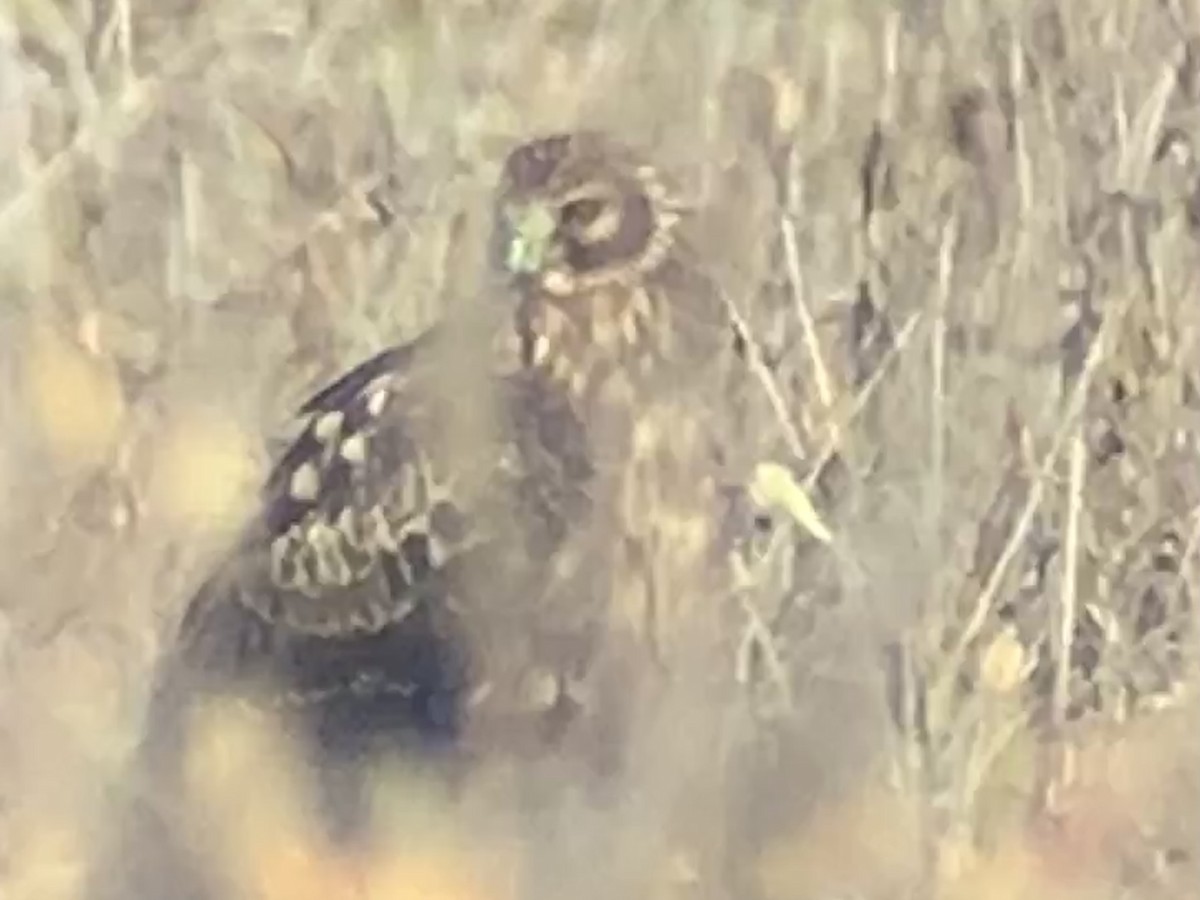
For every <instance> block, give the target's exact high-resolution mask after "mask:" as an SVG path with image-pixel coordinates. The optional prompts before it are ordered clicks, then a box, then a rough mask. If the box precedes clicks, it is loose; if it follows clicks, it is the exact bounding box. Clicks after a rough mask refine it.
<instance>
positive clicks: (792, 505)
mask: <svg viewBox="0 0 1200 900" xmlns="http://www.w3.org/2000/svg"><path fill="white" fill-rule="evenodd" d="M750 493H751V496H752V497H753V498H754V501H755V502H756V503H758V504H760V505H762V506H773V507H777V508H779V509H782V510H784V511H785V512H787V513H788V515H790V516H791V517H792V518H793V519H794V520H795V521H796V524H797V525H799V526H800V527H802V528H804V529H805V530H806V531H807V532H808V533H809V534H811V535H812V536H813V537H815V538H816V539H817V540H819V541H820V542H821V543H823V544H828V543H831V542H832V541H833V534H832V533H831V532H830V530H829V528H828V527H826V525H825V523H824V522H823V521H822V520H821V516H820V514H819V513H818V512H817V509H816V507H815V506H813V503H812V501H811V500H810V499H809V498H808V494H807V493H806V492H805V490H804V488H802V487H801V486H800V484H799V483H798V482H797V481H796V479H795V478H794V477H793V476H792V473H791V472H790V471H788V470H787V468H785V467H784V466H781V465H779V464H778V463H772V462H761V463H759V464H758V465H757V466H756V467H755V469H754V479H753V481H752V482H751V484H750Z"/></svg>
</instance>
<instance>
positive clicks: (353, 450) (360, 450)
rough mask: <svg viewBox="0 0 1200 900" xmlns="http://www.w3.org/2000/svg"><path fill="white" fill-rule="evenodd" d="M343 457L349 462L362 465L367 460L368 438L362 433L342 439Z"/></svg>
mask: <svg viewBox="0 0 1200 900" xmlns="http://www.w3.org/2000/svg"><path fill="white" fill-rule="evenodd" d="M341 454H342V458H343V459H345V460H346V461H347V462H350V463H354V464H355V465H361V464H362V463H364V462H366V461H367V438H366V436H365V435H364V434H363V433H362V432H359V433H358V434H355V435H352V436H350V437H348V438H346V440H344V441H342V446H341Z"/></svg>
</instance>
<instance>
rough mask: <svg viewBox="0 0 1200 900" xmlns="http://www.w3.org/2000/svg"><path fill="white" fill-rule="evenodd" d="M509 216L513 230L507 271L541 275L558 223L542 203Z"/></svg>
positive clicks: (521, 208) (515, 211)
mask: <svg viewBox="0 0 1200 900" xmlns="http://www.w3.org/2000/svg"><path fill="white" fill-rule="evenodd" d="M507 216H508V224H509V227H510V228H511V229H512V240H511V241H510V242H509V245H508V255H507V258H506V259H505V265H506V266H507V267H508V270H509V271H510V272H512V273H514V274H529V273H533V272H538V271H541V269H542V268H543V267H544V266H545V265H546V263H547V261H548V260H547V257H548V255H549V252H550V242H551V239H552V238H553V237H554V232H555V231H556V230H557V228H558V222H557V221H555V218H554V216H553V215H551V213H550V210H548V209H547V208H546V207H545V206H543V205H542V204H540V203H534V204H531V205H529V206H522V207H517V208H515V209H510V210H509V211H508V213H507Z"/></svg>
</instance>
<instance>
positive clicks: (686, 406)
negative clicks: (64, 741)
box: [121, 133, 733, 896]
mask: <svg viewBox="0 0 1200 900" xmlns="http://www.w3.org/2000/svg"><path fill="white" fill-rule="evenodd" d="M686 226H687V213H686V210H685V208H684V207H683V204H681V203H680V202H679V201H678V199H677V197H676V196H675V194H674V193H673V192H672V191H671V190H670V189H669V188H668V187H667V186H666V185H665V184H664V183H663V182H662V181H661V180H660V178H659V176H658V174H657V173H656V171H655V170H654V169H653V168H652V167H650V166H649V165H648V164H646V163H645V162H644V161H643V160H641V159H640V158H639V157H638V156H637V155H636V154H635V153H633V152H632V151H631V150H629V149H628V148H626V147H624V146H623V145H620V144H618V143H616V142H615V141H613V140H611V139H609V138H607V137H605V136H602V135H599V134H595V133H575V134H563V135H555V136H549V137H543V138H540V139H537V140H534V141H531V142H529V143H526V144H523V145H521V146H520V147H518V148H516V149H515V150H514V151H512V153H511V154H510V155H509V156H508V158H507V160H506V162H505V165H504V169H503V174H502V181H501V184H500V186H499V189H498V191H497V194H496V197H495V221H494V230H493V243H492V247H491V249H492V251H493V260H494V262H495V263H496V268H497V270H498V271H499V272H500V273H501V274H502V275H503V276H504V279H505V280H506V281H507V284H506V285H505V287H504V290H503V291H502V293H503V294H505V295H506V296H503V297H498V298H496V299H497V300H498V301H500V302H504V303H510V304H511V306H512V309H513V310H514V317H513V319H512V323H513V324H512V327H511V328H510V329H507V330H506V331H505V333H504V334H502V335H500V336H499V337H498V338H497V340H496V341H495V343H494V345H492V346H490V347H489V350H488V352H489V353H490V354H491V358H490V361H489V363H488V366H487V375H486V378H485V379H484V382H485V386H486V387H487V389H488V391H489V392H490V393H491V394H492V395H494V396H493V398H492V399H493V401H494V402H492V403H491V405H490V409H491V410H492V411H493V414H492V415H491V416H490V424H491V425H492V426H494V427H492V428H490V429H482V430H480V431H479V432H478V433H473V434H472V436H471V439H470V440H467V441H465V442H464V441H461V440H456V438H458V437H461V432H462V429H460V428H458V424H460V420H461V416H460V415H459V413H460V412H461V410H460V409H459V406H460V405H461V404H460V403H459V402H458V400H457V399H456V398H455V397H454V396H451V394H452V393H453V392H452V391H447V390H446V378H445V366H446V364H447V362H452V361H453V360H452V359H451V358H452V356H453V354H454V352H455V351H454V350H453V349H450V350H449V351H447V348H446V346H445V341H444V332H443V331H442V330H440V329H435V330H433V331H431V332H429V333H427V334H426V335H424V336H423V337H421V338H419V339H418V340H416V341H415V342H413V343H411V344H407V345H404V346H401V347H396V348H393V349H390V350H387V351H385V352H383V353H381V354H379V355H378V356H376V357H374V358H373V359H371V360H369V361H367V362H365V363H363V364H361V365H359V366H358V367H356V368H354V369H353V370H352V371H350V372H349V373H347V374H346V375H344V376H343V377H342V378H340V379H339V380H338V381H336V382H335V383H334V384H332V385H330V386H329V387H327V388H326V389H324V390H323V391H321V392H320V393H319V394H317V395H316V396H314V397H313V398H312V399H311V400H309V401H308V402H307V403H306V404H305V405H304V406H303V407H302V408H301V410H300V415H301V418H302V429H301V432H300V434H299V437H298V438H297V439H296V440H295V441H294V442H293V443H292V444H291V446H290V447H289V449H288V450H287V451H286V452H285V453H284V455H283V456H282V458H281V459H280V460H279V461H278V463H277V465H276V466H275V468H274V470H273V472H272V474H271V476H270V477H269V479H268V482H267V484H266V487H265V492H264V496H263V503H262V507H261V512H260V513H259V514H258V516H257V517H256V518H255V519H254V520H253V522H251V523H250V525H249V526H248V528H247V529H246V531H245V533H244V534H243V536H242V538H241V539H240V540H239V542H238V543H237V545H236V547H235V548H234V550H233V551H232V552H231V553H230V554H229V555H228V556H227V557H226V559H225V560H224V562H223V563H222V564H221V565H220V566H219V567H218V569H217V570H216V571H215V573H214V574H213V575H212V576H211V577H210V578H209V579H208V580H207V581H206V582H205V583H204V584H203V586H202V587H201V588H200V590H199V591H198V593H197V594H196V596H195V597H194V598H193V599H192V600H191V602H190V603H189V605H188V607H187V609H186V613H185V615H184V618H183V622H182V626H181V628H180V630H179V634H178V637H177V639H176V640H175V642H174V643H173V645H171V646H170V647H169V649H168V650H167V652H166V654H165V656H164V659H163V662H162V665H161V669H160V672H159V679H158V683H157V690H156V693H155V697H154V700H153V702H152V704H151V709H150V713H149V719H148V723H147V726H146V730H147V736H146V740H145V746H144V749H143V756H144V759H145V761H146V766H147V767H148V768H150V769H151V770H152V771H153V772H155V773H156V775H155V777H156V778H158V779H159V780H160V781H161V780H162V779H164V778H168V779H169V778H170V777H173V776H172V775H167V774H162V773H169V772H171V771H172V767H174V766H176V765H177V763H178V759H179V757H180V754H181V753H182V752H183V746H184V744H185V743H186V741H187V735H188V723H189V716H190V715H191V712H192V710H193V708H194V707H195V706H196V701H197V699H202V698H206V697H210V696H216V695H226V694H231V695H234V696H238V697H241V698H244V699H250V700H253V701H254V702H255V703H259V704H262V703H265V704H267V705H268V706H270V707H271V708H272V709H274V710H275V711H276V712H278V713H280V714H281V715H283V716H284V717H285V721H288V722H289V723H291V726H292V728H291V729H290V730H291V731H294V733H295V734H296V735H297V736H299V737H300V738H301V742H302V745H303V746H304V747H306V748H307V750H308V752H309V759H310V760H311V762H312V765H313V767H314V769H315V770H316V772H317V773H318V780H319V781H323V782H325V784H326V787H327V788H329V790H327V791H326V794H327V796H326V800H328V801H329V804H330V805H329V812H330V816H329V817H328V821H329V822H330V823H333V824H336V825H337V826H338V827H340V828H343V829H349V830H353V829H354V828H355V827H356V823H357V822H358V820H359V818H360V817H361V809H360V804H359V798H358V797H357V795H356V790H357V787H356V785H355V780H354V778H353V777H352V776H353V775H354V773H356V772H357V771H358V770H359V769H360V768H361V766H362V764H363V762H364V760H366V759H368V758H371V757H372V755H373V753H374V751H375V749H376V748H378V747H384V748H391V749H393V750H394V749H397V748H399V749H400V750H401V751H403V752H406V753H414V754H417V755H419V751H420V750H421V749H422V748H434V750H435V753H434V755H435V756H437V755H438V753H437V752H436V750H437V748H439V747H440V748H444V749H452V748H454V747H455V746H456V745H457V744H458V743H460V738H461V736H462V731H463V728H464V725H469V724H470V722H471V720H472V718H473V716H475V712H474V711H475V710H476V709H477V708H478V709H486V708H488V707H489V704H490V705H491V706H492V707H497V706H498V707H499V708H503V705H504V699H503V698H505V697H508V696H509V695H511V693H512V691H513V690H515V691H517V692H518V693H520V692H521V691H522V690H525V689H526V687H527V686H528V685H527V684H526V681H527V679H526V676H527V675H528V673H529V672H530V671H534V672H538V673H541V675H543V676H544V678H545V681H546V682H548V683H549V685H550V691H549V694H546V695H545V697H546V702H545V704H544V710H543V712H544V713H545V715H544V716H543V717H542V718H543V721H542V722H541V724H544V725H552V724H554V721H555V720H556V717H555V716H554V715H553V714H554V713H556V712H559V711H562V710H564V709H566V708H567V707H568V706H570V705H571V704H573V703H574V702H575V700H574V699H573V698H572V697H571V686H572V681H573V680H574V679H576V678H586V672H587V670H588V668H589V665H590V661H591V660H593V659H594V658H596V651H597V648H598V647H599V646H600V645H601V644H602V643H604V642H606V641H608V639H609V638H610V637H612V638H614V640H615V642H616V643H618V644H621V645H622V646H627V647H633V648H637V650H636V651H635V652H641V651H642V650H644V651H646V652H645V654H644V656H643V657H642V658H643V659H644V660H653V661H655V662H656V663H657V664H659V665H660V666H663V667H667V668H669V667H670V666H671V665H673V663H674V661H676V660H678V659H681V658H682V657H681V656H680V655H679V653H678V651H679V650H680V649H681V648H694V649H696V650H697V651H698V652H699V653H702V654H703V653H707V652H708V651H709V650H711V640H712V639H713V638H714V637H716V635H717V634H718V633H719V628H714V627H713V626H714V625H715V616H716V615H717V608H718V607H717V604H716V603H715V602H714V598H713V597H712V596H711V595H713V594H714V593H715V585H714V583H713V582H712V581H711V567H710V566H709V563H710V561H711V558H712V554H711V544H712V540H713V534H712V532H713V527H712V526H713V519H714V512H715V504H716V491H715V487H716V485H715V473H716V469H715V464H714V461H713V448H712V446H711V445H710V441H709V432H710V421H709V418H710V416H711V407H712V406H713V405H714V403H716V402H718V400H719V396H718V392H719V391H720V390H721V389H722V384H723V382H722V373H723V370H724V361H725V359H726V357H727V355H728V354H729V353H730V352H732V348H733V342H732V340H731V333H730V330H729V326H728V324H727V323H726V321H725V319H724V316H723V313H722V310H721V309H720V306H719V304H718V302H717V300H716V295H715V293H714V292H713V291H712V290H711V289H710V288H708V287H707V286H706V285H705V283H704V282H703V281H701V280H700V279H699V278H698V276H697V275H696V274H695V271H694V267H693V266H692V261H691V260H690V259H689V258H688V256H687V253H688V250H687V241H686V240H684V237H683V236H684V235H685V234H686ZM489 301H491V298H489ZM464 444H465V446H464ZM685 635H686V636H685ZM692 637H698V638H700V640H699V641H692V640H691V638H692ZM510 661H511V662H513V663H515V664H514V665H511V666H510V665H508V663H509V662H510ZM514 673H515V674H514ZM487 697H491V698H493V699H491V700H489V699H486V698H487ZM480 698H484V699H480ZM496 698H500V699H499V700H497V699H496ZM480 715H481V716H483V717H484V718H486V716H484V714H483V713H480ZM347 772H348V773H350V776H351V777H349V778H348V779H347V778H346V777H343V776H344V775H345V774H346V773H347ZM137 877H139V876H136V875H135V879H136V878H137ZM143 889H144V888H143ZM173 891H174V892H172V893H171V894H170V895H171V896H181V895H184V894H186V891H184V887H183V885H182V884H179V883H176V884H175V885H174V886H173ZM180 891H184V894H181V893H179V892H180ZM130 893H132V894H134V895H138V892H137V889H134V890H132V891H127V892H126V893H123V894H121V896H128V895H129V894H130ZM139 896H140V895H139Z"/></svg>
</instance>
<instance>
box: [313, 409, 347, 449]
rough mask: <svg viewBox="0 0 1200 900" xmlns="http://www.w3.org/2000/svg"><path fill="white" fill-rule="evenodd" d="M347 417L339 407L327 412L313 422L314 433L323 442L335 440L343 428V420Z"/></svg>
mask: <svg viewBox="0 0 1200 900" xmlns="http://www.w3.org/2000/svg"><path fill="white" fill-rule="evenodd" d="M345 418H346V416H345V414H344V413H342V411H341V410H339V409H335V410H333V411H332V412H327V413H325V414H324V415H322V416H320V417H319V418H318V419H317V421H316V422H314V423H313V434H314V435H316V437H317V440H319V441H320V442H321V443H323V444H327V443H329V442H330V441H332V440H334V439H335V438H336V437H337V435H338V433H339V432H340V431H341V430H342V422H343V421H344V420H345Z"/></svg>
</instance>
